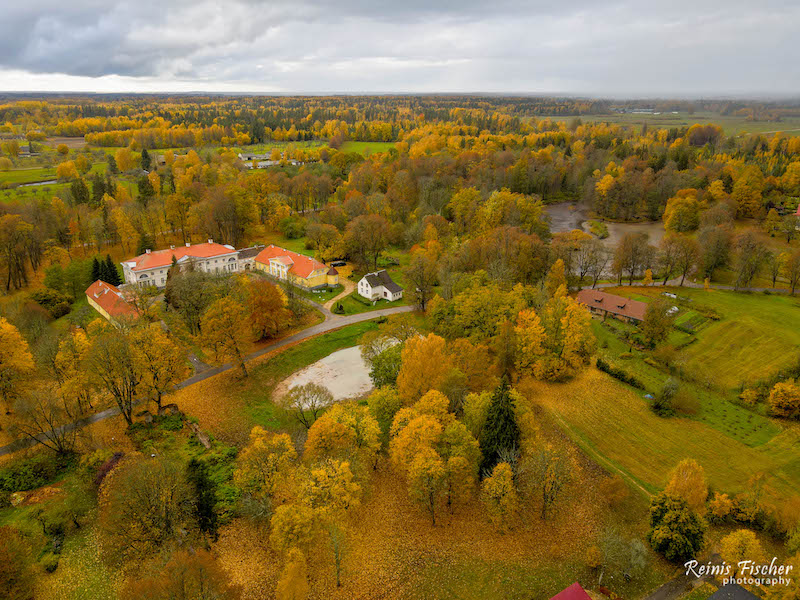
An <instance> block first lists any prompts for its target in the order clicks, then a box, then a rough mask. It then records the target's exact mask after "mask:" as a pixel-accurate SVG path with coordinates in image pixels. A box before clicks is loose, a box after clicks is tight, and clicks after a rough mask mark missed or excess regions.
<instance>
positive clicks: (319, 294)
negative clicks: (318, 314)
mask: <svg viewBox="0 0 800 600" xmlns="http://www.w3.org/2000/svg"><path fill="white" fill-rule="evenodd" d="M343 289H344V287H342V286H341V285H339V284H337V285H334V286H333V287H328V288H323V289H321V290H304V289H302V288H297V291H298V293H299V294H300V295H301V296H304V297H306V298H309V299H311V300H313V301H314V302H318V303H320V304H325V303H326V302H327V301H328V300H330V299H331V298H334V297H336V296H338V295H339V294H341V293H342V290H343Z"/></svg>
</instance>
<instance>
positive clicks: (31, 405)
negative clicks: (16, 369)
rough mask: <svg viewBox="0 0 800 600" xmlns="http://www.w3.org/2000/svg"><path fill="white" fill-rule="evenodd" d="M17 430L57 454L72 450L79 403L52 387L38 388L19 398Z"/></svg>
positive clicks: (16, 407) (69, 452)
mask: <svg viewBox="0 0 800 600" xmlns="http://www.w3.org/2000/svg"><path fill="white" fill-rule="evenodd" d="M15 409H16V412H17V423H16V425H15V428H16V430H17V431H18V432H19V433H21V434H22V435H24V436H26V437H28V438H30V439H32V440H35V441H37V442H39V443H40V444H42V445H43V446H45V447H46V448H49V449H50V450H52V451H53V452H55V453H56V454H60V455H66V454H71V453H72V452H73V450H74V449H75V436H76V432H77V428H76V427H70V425H71V424H72V422H73V421H74V420H75V419H77V418H78V416H79V412H78V407H77V406H76V405H74V404H73V403H71V402H70V401H69V400H67V399H66V398H65V397H62V396H61V395H60V394H54V393H53V392H52V391H51V390H35V391H32V392H30V393H28V394H26V395H25V396H23V397H21V398H19V399H18V400H17V403H16V406H15Z"/></svg>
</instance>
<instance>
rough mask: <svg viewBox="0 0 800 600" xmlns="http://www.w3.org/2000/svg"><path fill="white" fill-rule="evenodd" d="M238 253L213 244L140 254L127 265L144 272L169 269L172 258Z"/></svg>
mask: <svg viewBox="0 0 800 600" xmlns="http://www.w3.org/2000/svg"><path fill="white" fill-rule="evenodd" d="M233 252H236V250H235V249H234V248H231V247H228V246H223V245H222V244H215V243H213V242H210V243H204V244H193V245H191V246H178V247H177V248H169V249H167V250H155V251H153V252H150V253H147V252H145V253H144V254H140V255H139V256H136V257H134V258H129V259H128V260H126V261H125V262H126V263H135V264H134V265H133V266H132V267H131V269H132V270H133V271H144V270H146V269H155V268H158V267H168V266H170V265H171V264H172V257H173V256H174V257H175V260H180V259H182V258H184V257H189V258H214V257H215V256H223V255H225V254H231V253H233Z"/></svg>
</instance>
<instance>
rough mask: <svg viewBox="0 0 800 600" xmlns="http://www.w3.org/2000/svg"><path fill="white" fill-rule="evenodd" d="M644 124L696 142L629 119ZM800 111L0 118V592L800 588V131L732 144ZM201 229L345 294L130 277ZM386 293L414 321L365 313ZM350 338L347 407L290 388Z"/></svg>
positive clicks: (56, 98)
mask: <svg viewBox="0 0 800 600" xmlns="http://www.w3.org/2000/svg"><path fill="white" fill-rule="evenodd" d="M643 107H646V108H647V110H657V111H659V112H662V111H663V112H672V111H674V112H675V113H679V114H680V119H685V121H686V123H685V124H683V125H680V126H671V127H669V128H660V127H658V126H657V125H656V124H654V123H653V122H649V121H647V119H646V118H645V117H642V120H641V121H640V122H631V123H623V122H616V121H615V116H619V115H625V117H630V116H631V111H633V110H636V109H640V108H643ZM798 111H800V109H798V108H797V107H796V106H794V105H792V104H790V103H789V104H781V103H768V102H745V101H741V102H734V101H729V102H720V101H713V102H712V101H696V102H688V101H658V102H650V103H644V102H639V101H637V102H633V101H630V102H627V101H626V102H612V101H609V100H599V99H598V100H594V99H574V98H547V97H522V96H520V97H503V96H459V95H453V96H331V97H313V96H309V97H290V96H275V97H249V96H241V97H237V96H233V97H226V96H190V95H186V96H181V95H173V96H150V95H138V96H99V95H98V96H88V97H82V96H79V95H74V96H73V95H53V96H38V97H37V96H27V95H26V96H13V95H4V96H0V275H1V276H2V284H3V285H2V290H3V294H2V296H0V402H1V403H2V413H1V414H0V538H2V540H3V542H2V544H0V590H2V591H3V593H4V594H5V596H6V597H9V598H19V599H29V598H120V599H135V598H148V599H153V600H156V599H165V600H166V599H168V598H207V599H211V598H228V599H234V598H248V599H249V598H278V599H280V600H288V599H300V598H384V597H392V598H395V597H396V598H451V597H464V598H489V597H508V598H548V597H550V596H552V595H554V594H556V593H557V592H559V591H560V590H561V589H563V588H565V587H567V586H568V585H570V584H571V583H572V582H574V581H579V582H580V583H581V585H582V586H583V587H584V588H585V589H587V590H590V591H591V592H592V593H594V594H597V596H596V597H602V598H612V599H613V598H648V597H650V595H651V594H652V593H653V592H654V591H655V590H657V589H658V588H659V587H660V586H661V585H663V584H665V583H667V582H669V581H671V580H673V578H675V577H676V576H677V575H678V574H679V572H680V571H681V566H682V565H683V563H684V562H685V561H687V560H689V559H692V558H695V557H701V558H705V559H707V560H710V559H711V558H712V557H716V558H714V560H717V559H719V558H720V557H721V559H722V560H725V561H727V562H729V563H731V564H735V563H736V562H737V561H738V560H742V559H743V557H748V558H749V557H755V559H757V560H763V561H765V562H769V560H770V559H772V557H773V556H775V557H777V558H778V559H779V560H780V561H782V562H783V563H787V564H788V563H791V564H792V565H797V566H796V568H797V569H798V570H800V467H798V465H800V454H798V452H799V450H798V448H800V429H798V427H800V425H798V421H800V383H798V382H797V381H796V380H797V379H798V377H800V353H798V351H797V345H798V344H800V334H798V333H797V332H798V331H800V317H798V314H800V313H798V312H797V308H798V306H800V304H798V301H797V299H796V298H795V292H796V291H797V288H798V287H800V236H798V231H800V221H799V220H800V208H798V203H799V202H800V136H795V135H792V133H791V132H787V133H785V134H784V133H781V132H772V133H760V132H759V130H756V131H755V132H748V131H747V128H746V127H745V128H744V129H743V130H742V131H740V132H738V133H731V131H730V127H731V125H730V121H728V124H727V125H724V124H725V123H726V121H725V120H726V119H734V118H735V119H736V123H737V124H741V123H745V124H746V123H748V122H753V123H761V124H766V123H769V125H770V126H774V127H775V129H778V128H779V127H780V124H781V121H782V120H784V119H791V118H795V117H797V116H798V115H797V113H798ZM698 112H702V113H703V114H704V115H706V116H708V115H712V116H711V117H708V119H711V120H712V121H713V119H714V118H717V119H718V120H719V123H721V124H716V123H715V122H710V121H709V120H708V119H706V118H705V117H704V119H703V120H702V122H694V121H693V115H695V114H697V113H698ZM638 116H639V115H638V114H637V115H636V117H635V118H637V119H638ZM737 126H738V125H737ZM207 240H208V241H212V240H213V242H215V243H217V244H225V245H228V246H229V247H230V248H233V249H244V248H252V247H256V248H257V247H259V246H263V245H270V244H274V245H276V246H280V247H282V248H286V249H288V250H290V251H293V252H297V253H300V254H303V255H306V256H309V257H313V258H314V259H316V260H318V261H321V262H322V263H324V266H326V268H328V266H329V265H331V263H336V264H339V265H342V266H340V267H337V268H338V277H339V282H340V283H339V284H337V285H336V286H329V289H325V290H308V289H304V288H301V287H298V286H295V285H292V283H291V282H289V281H283V280H276V279H275V278H272V277H270V276H268V275H265V274H263V273H260V272H257V271H255V270H254V271H252V272H251V271H248V272H239V273H236V274H220V273H210V272H205V271H203V270H202V269H196V268H194V267H192V266H191V265H190V266H188V267H186V266H181V265H179V264H178V261H176V260H173V263H172V265H171V266H170V267H168V275H167V282H166V285H165V287H164V289H156V288H154V287H148V286H144V285H136V284H129V283H128V284H125V283H124V282H123V277H122V273H123V271H122V268H121V263H122V262H123V261H125V260H129V259H131V257H135V256H138V255H142V254H146V253H148V252H150V251H158V250H167V249H170V248H173V249H174V248H175V247H176V246H177V247H182V246H183V247H185V246H186V245H196V244H201V243H204V242H206V241H207ZM380 269H386V270H387V271H388V272H389V273H390V274H391V276H392V277H393V278H394V281H396V282H397V283H398V284H399V285H400V286H402V288H403V289H404V293H405V295H404V297H403V298H402V299H401V300H397V301H392V302H389V301H385V300H381V301H378V302H368V301H365V300H364V299H363V298H361V297H360V296H359V295H358V294H357V292H356V291H354V289H355V286H356V283H357V282H358V281H359V280H360V279H361V277H362V276H363V275H365V274H366V273H371V272H376V271H378V270H380ZM97 281H101V282H105V283H106V284H108V285H111V286H117V287H118V288H119V290H120V294H121V296H120V297H121V298H122V299H123V300H124V303H125V304H126V306H127V307H128V309H127V313H126V315H125V316H124V317H121V318H118V319H106V318H103V315H102V314H101V313H99V312H98V311H96V310H95V308H93V307H92V305H91V304H90V303H89V301H88V299H87V289H89V288H90V286H91V285H92V284H94V283H95V282H97ZM117 287H114V289H117ZM581 290H596V291H602V292H610V293H612V294H615V295H618V296H614V297H615V298H619V300H617V301H619V302H623V303H624V302H631V303H641V304H643V305H644V307H643V308H642V310H643V311H644V315H643V318H642V319H640V320H638V322H632V321H630V320H626V319H617V318H613V317H612V316H608V315H606V316H600V315H598V314H592V312H590V310H589V308H591V307H587V306H586V305H585V304H583V303H582V302H580V301H579V299H578V296H577V294H578V293H579V292H580V291H581ZM581 293H582V292H581ZM354 347H357V348H358V350H359V355H360V359H359V360H358V365H359V366H358V369H363V370H364V373H365V376H368V382H369V388H370V389H369V391H368V392H366V393H363V394H358V395H356V396H350V397H347V398H343V399H342V398H336V397H334V395H333V394H332V392H331V390H330V389H328V388H327V387H326V386H325V383H326V381H325V379H324V378H322V377H320V378H319V379H317V380H313V381H311V382H308V383H304V384H302V385H296V386H293V387H289V386H288V385H287V384H286V383H285V382H286V381H287V380H289V378H290V377H291V376H294V375H296V374H299V373H306V372H307V371H306V369H309V368H314V367H315V366H317V365H318V363H319V362H320V361H322V360H323V359H325V358H326V357H330V356H332V355H334V354H335V353H337V352H340V351H343V350H346V349H348V348H354ZM354 368H355V367H354ZM799 583H800V579H794V581H793V583H792V584H791V585H790V586H783V587H779V586H768V585H756V584H754V585H753V586H751V589H752V591H753V592H755V593H757V594H758V595H759V596H761V597H765V598H768V599H769V600H789V599H791V598H796V597H797V594H798V593H800V592H798V584H799ZM714 589H715V588H713V585H712V583H710V582H707V581H701V582H700V583H699V587H698V588H697V589H694V590H693V589H687V590H682V591H681V592H680V594H678V595H676V596H674V597H675V598H678V597H680V598H686V599H687V600H694V599H699V598H706V597H707V596H708V595H710V593H711V591H714Z"/></svg>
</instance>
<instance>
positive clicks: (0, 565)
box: [0, 525, 36, 600]
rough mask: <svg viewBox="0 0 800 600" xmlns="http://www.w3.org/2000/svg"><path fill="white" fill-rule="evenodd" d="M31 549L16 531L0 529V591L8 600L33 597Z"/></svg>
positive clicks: (5, 527)
mask: <svg viewBox="0 0 800 600" xmlns="http://www.w3.org/2000/svg"><path fill="white" fill-rule="evenodd" d="M33 565H34V557H33V549H32V548H31V546H30V544H29V543H28V541H27V540H26V539H25V538H24V537H23V536H22V535H21V534H20V532H19V531H18V530H17V529H14V528H13V527H9V526H7V525H6V526H3V527H0V590H3V594H4V595H5V596H6V597H7V598H8V599H9V600H30V599H31V598H33V597H34V584H35V582H36V571H35V570H34V567H33Z"/></svg>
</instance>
